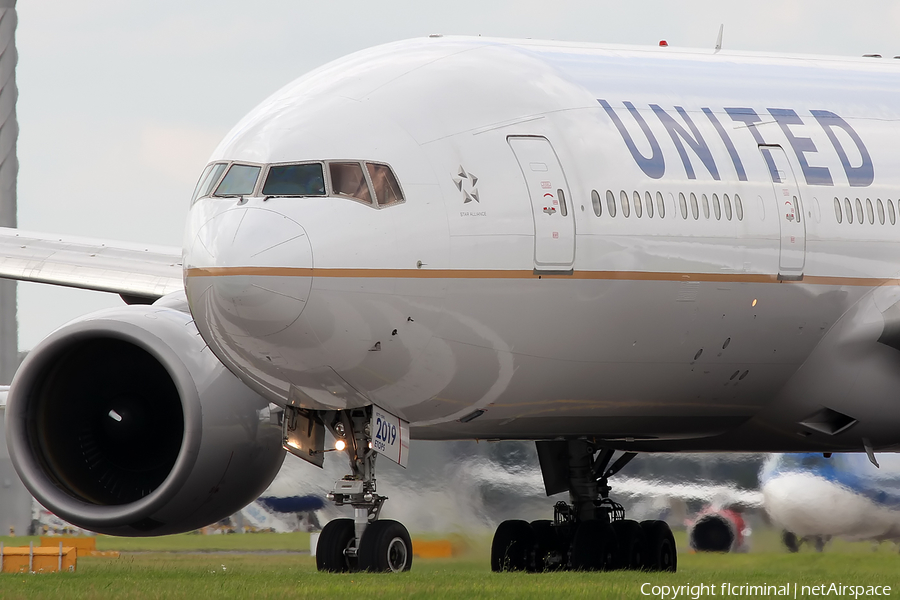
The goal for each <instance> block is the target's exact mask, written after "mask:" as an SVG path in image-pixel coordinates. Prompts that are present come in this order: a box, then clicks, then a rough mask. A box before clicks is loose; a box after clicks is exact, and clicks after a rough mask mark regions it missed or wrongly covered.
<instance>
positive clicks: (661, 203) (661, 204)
mask: <svg viewBox="0 0 900 600" xmlns="http://www.w3.org/2000/svg"><path fill="white" fill-rule="evenodd" d="M656 212H657V213H659V218H660V219H665V218H666V202H665V200H663V195H662V192H656Z"/></svg>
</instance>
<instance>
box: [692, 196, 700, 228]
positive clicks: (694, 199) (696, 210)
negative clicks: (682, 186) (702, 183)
mask: <svg viewBox="0 0 900 600" xmlns="http://www.w3.org/2000/svg"><path fill="white" fill-rule="evenodd" d="M691 216H693V217H694V220H695V221H696V220H697V219H699V218H700V209H699V207H698V206H697V196H695V195H694V192H691Z"/></svg>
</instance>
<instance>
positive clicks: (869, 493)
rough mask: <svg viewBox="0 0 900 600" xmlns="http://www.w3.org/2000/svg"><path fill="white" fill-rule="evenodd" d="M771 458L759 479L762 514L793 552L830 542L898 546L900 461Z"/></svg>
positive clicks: (889, 456) (894, 457) (848, 457)
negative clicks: (804, 545) (805, 544)
mask: <svg viewBox="0 0 900 600" xmlns="http://www.w3.org/2000/svg"><path fill="white" fill-rule="evenodd" d="M878 463H879V466H878V467H876V466H875V465H874V464H872V463H871V462H869V460H868V458H867V457H866V455H865V454H849V453H847V454H834V455H832V456H830V457H828V455H822V454H774V455H772V456H770V457H769V459H768V460H767V461H766V463H765V465H764V466H763V469H762V471H761V473H760V486H761V490H762V495H763V498H764V500H763V503H764V505H765V508H766V512H767V513H768V514H769V516H770V517H771V519H772V522H773V523H774V524H775V525H776V526H778V527H781V528H783V529H784V537H783V539H784V542H785V545H786V546H787V547H788V549H789V550H791V551H792V552H796V551H797V550H798V549H799V546H800V544H801V543H803V542H810V543H813V544H814V545H815V547H816V549H817V550H819V551H821V550H822V549H823V548H824V545H825V544H826V543H827V542H828V540H830V539H831V538H841V539H845V540H848V541H861V540H872V541H876V542H881V541H894V542H900V456H898V455H897V454H880V455H879V456H878Z"/></svg>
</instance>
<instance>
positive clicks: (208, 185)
mask: <svg viewBox="0 0 900 600" xmlns="http://www.w3.org/2000/svg"><path fill="white" fill-rule="evenodd" d="M227 166H228V163H213V164H211V165H209V166H207V167H206V168H205V169H203V174H202V175H200V180H199V181H198V182H197V187H195V188H194V195H193V196H192V197H191V203H193V202H195V201H196V200H197V198H203V197H204V196H209V192H210V190H212V189H213V187H214V186H215V185H216V184H217V183H218V182H219V177H221V176H222V172H223V171H224V170H225V167H227Z"/></svg>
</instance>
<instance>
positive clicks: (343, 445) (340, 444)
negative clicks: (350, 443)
mask: <svg viewBox="0 0 900 600" xmlns="http://www.w3.org/2000/svg"><path fill="white" fill-rule="evenodd" d="M346 447H347V442H345V441H344V440H338V441H336V442H335V443H334V449H335V450H337V451H338V452H340V451H341V450H343V449H344V448H346Z"/></svg>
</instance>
